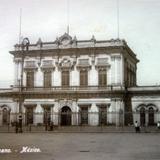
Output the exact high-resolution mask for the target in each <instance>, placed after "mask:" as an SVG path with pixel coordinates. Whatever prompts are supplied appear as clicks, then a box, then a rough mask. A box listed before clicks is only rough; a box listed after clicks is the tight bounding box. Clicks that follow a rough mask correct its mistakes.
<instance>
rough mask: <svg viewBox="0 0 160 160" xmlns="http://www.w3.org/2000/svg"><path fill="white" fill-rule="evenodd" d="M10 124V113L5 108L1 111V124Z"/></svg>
mask: <svg viewBox="0 0 160 160" xmlns="http://www.w3.org/2000/svg"><path fill="white" fill-rule="evenodd" d="M9 122H10V111H9V110H8V109H7V108H3V109H2V123H3V125H7V124H8V123H9Z"/></svg>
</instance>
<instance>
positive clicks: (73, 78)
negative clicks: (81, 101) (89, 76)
mask: <svg viewBox="0 0 160 160" xmlns="http://www.w3.org/2000/svg"><path fill="white" fill-rule="evenodd" d="M79 84H80V83H79V71H78V70H77V68H76V67H74V70H72V71H71V72H70V85H71V86H79Z"/></svg>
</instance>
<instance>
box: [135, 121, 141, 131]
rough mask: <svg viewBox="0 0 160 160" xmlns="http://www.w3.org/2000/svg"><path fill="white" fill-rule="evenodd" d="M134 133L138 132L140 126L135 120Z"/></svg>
mask: <svg viewBox="0 0 160 160" xmlns="http://www.w3.org/2000/svg"><path fill="white" fill-rule="evenodd" d="M134 126H135V131H136V133H140V126H139V124H138V122H137V121H135V123H134Z"/></svg>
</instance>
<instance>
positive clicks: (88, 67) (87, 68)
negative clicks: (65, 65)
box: [76, 65, 92, 71]
mask: <svg viewBox="0 0 160 160" xmlns="http://www.w3.org/2000/svg"><path fill="white" fill-rule="evenodd" d="M76 67H77V69H78V70H87V71H89V70H90V69H91V68H92V66H91V65H77V66H76Z"/></svg>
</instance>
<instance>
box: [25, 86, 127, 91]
mask: <svg viewBox="0 0 160 160" xmlns="http://www.w3.org/2000/svg"><path fill="white" fill-rule="evenodd" d="M124 89H125V88H124V87H123V86H85V87H81V86H56V87H49V88H47V87H38V86H36V87H23V91H33V92H34V91H35V92H46V91H116V90H117V91H120V90H124Z"/></svg>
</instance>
